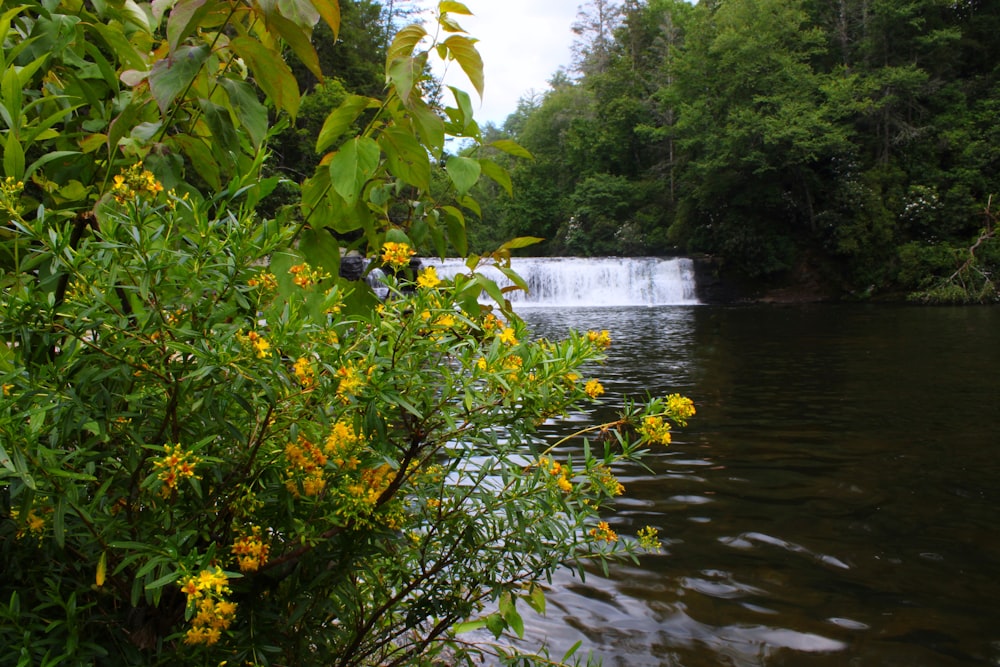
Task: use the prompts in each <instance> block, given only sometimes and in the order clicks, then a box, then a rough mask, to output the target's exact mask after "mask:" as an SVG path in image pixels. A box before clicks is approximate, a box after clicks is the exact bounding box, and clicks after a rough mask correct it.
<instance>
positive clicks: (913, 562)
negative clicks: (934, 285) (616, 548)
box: [523, 306, 1000, 667]
mask: <svg viewBox="0 0 1000 667" xmlns="http://www.w3.org/2000/svg"><path fill="white" fill-rule="evenodd" d="M523 316H524V317H525V319H526V320H527V321H528V322H529V324H530V325H531V326H532V327H533V329H534V330H535V331H536V332H537V333H538V334H539V335H544V336H548V337H558V336H560V335H562V334H564V333H565V331H566V329H568V328H570V327H572V328H577V329H609V330H610V331H611V333H612V338H613V340H614V345H613V347H612V348H611V350H610V357H609V359H608V362H607V364H606V365H605V366H603V367H600V368H596V369H593V373H594V374H595V375H597V376H598V377H600V379H601V381H602V382H603V384H604V386H605V388H606V389H607V390H608V394H607V396H606V398H607V400H606V401H605V402H604V404H603V405H602V407H601V408H600V409H599V410H598V413H597V414H596V415H594V416H593V417H586V418H587V419H591V418H593V419H600V420H605V419H612V418H614V414H615V409H616V408H617V407H618V406H620V404H621V402H622V400H623V397H624V396H626V395H628V396H637V395H639V396H641V395H644V394H645V393H646V392H648V393H650V394H652V395H663V394H665V393H670V392H675V391H676V392H680V393H684V394H687V395H689V396H691V397H692V398H693V399H694V400H695V403H696V404H697V406H698V415H697V416H696V418H695V419H694V420H692V422H691V425H690V426H689V427H688V428H686V429H683V430H681V431H680V432H678V433H676V436H675V442H674V444H672V445H671V446H670V447H669V448H665V449H662V450H659V451H657V452H655V453H654V455H652V456H651V457H650V458H649V459H647V463H648V464H649V465H650V467H651V468H652V473H650V472H649V471H647V470H643V469H641V468H623V469H620V470H618V471H617V472H618V473H619V474H620V476H621V479H622V481H623V483H624V484H625V486H626V494H627V495H626V497H624V498H622V499H621V501H620V503H619V506H618V510H619V511H618V512H617V513H616V514H615V515H614V516H613V517H611V521H612V523H613V527H614V528H615V530H616V531H618V532H619V533H621V534H624V535H630V534H634V532H635V530H637V529H638V528H640V527H642V526H644V525H646V524H649V525H653V526H656V527H657V528H659V530H660V534H661V536H663V537H664V538H665V539H664V551H663V553H662V554H658V555H650V556H646V557H644V558H643V559H642V560H641V562H640V564H639V566H634V565H629V566H624V565H623V566H618V567H616V568H613V569H612V572H611V576H610V577H607V578H606V577H603V576H600V573H599V572H598V571H594V572H589V573H588V575H587V577H586V580H585V581H581V580H580V578H579V577H578V576H577V575H576V574H575V573H574V572H570V571H566V572H561V573H560V574H559V575H558V576H557V577H556V578H555V579H554V581H553V585H552V590H551V591H550V593H549V613H548V615H547V616H546V617H539V618H532V619H531V620H530V621H529V622H528V623H526V626H527V627H528V628H529V629H528V637H527V644H528V645H537V644H538V643H539V642H540V641H545V642H547V644H548V645H549V646H550V647H551V650H552V654H553V655H555V656H559V655H562V653H563V652H564V651H565V650H566V649H568V648H569V647H570V646H571V645H572V644H573V643H575V642H576V641H577V640H583V644H584V647H585V648H590V649H593V650H594V651H595V653H597V654H598V655H601V656H602V657H603V659H604V664H605V665H627V666H630V667H631V666H637V665H650V666H653V665H657V666H658V665H683V666H685V667H701V666H708V665H821V666H824V667H825V666H834V665H848V664H849V665H879V666H882V665H900V666H914V665H935V666H936V665H976V664H983V665H991V664H992V665H996V664H1000V606H998V605H997V602H996V601H997V600H998V599H1000V578H998V576H997V575H998V573H1000V535H998V532H997V525H996V524H997V517H1000V511H998V510H1000V485H998V484H997V482H996V480H997V478H998V476H1000V449H998V447H1000V441H998V439H997V434H998V433H1000V397H998V395H997V392H996V378H997V377H998V375H1000V346H998V344H997V343H998V342H1000V337H998V336H997V333H996V332H998V331H1000V311H998V310H996V309H986V308H967V309H950V308H942V309H921V308H896V307H879V308H874V307H861V306H858V307H840V306H822V307H820V306H805V307H788V308H768V307H746V308H716V307H695V308H684V307H666V308H627V309H626V308H621V309H619V308H606V309H566V310H551V311H541V310H537V311H536V310H529V311H525V312H524V313H523ZM584 418H585V417H584V416H582V415H581V416H577V417H576V419H584ZM550 429H551V431H550V433H549V435H550V437H552V438H553V439H554V438H556V437H557V436H558V435H560V434H564V433H565V432H566V431H567V425H566V424H562V425H559V424H556V425H552V426H551V427H550Z"/></svg>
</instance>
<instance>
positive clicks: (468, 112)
mask: <svg viewBox="0 0 1000 667" xmlns="http://www.w3.org/2000/svg"><path fill="white" fill-rule="evenodd" d="M448 90H450V91H451V94H452V95H454V96H455V104H457V105H458V109H457V111H458V112H459V115H458V117H457V118H453V119H454V120H455V121H456V122H457V123H458V124H459V126H460V127H461V128H462V129H463V130H465V129H467V128H468V127H469V126H470V125H471V124H472V123H473V111H472V98H470V97H469V94H468V93H467V92H465V91H464V90H462V89H461V88H455V87H454V86H448Z"/></svg>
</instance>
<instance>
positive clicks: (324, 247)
mask: <svg viewBox="0 0 1000 667" xmlns="http://www.w3.org/2000/svg"><path fill="white" fill-rule="evenodd" d="M299 250H300V251H302V254H303V256H304V257H305V259H306V261H307V262H309V263H310V264H312V265H313V266H318V267H322V269H323V270H324V271H326V272H327V273H329V274H330V275H331V276H336V275H338V274H339V273H340V243H338V242H337V239H336V238H334V236H333V234H331V233H330V231H329V230H327V229H324V228H322V227H320V228H313V227H310V228H309V229H306V230H305V231H303V232H302V238H301V240H300V241H299Z"/></svg>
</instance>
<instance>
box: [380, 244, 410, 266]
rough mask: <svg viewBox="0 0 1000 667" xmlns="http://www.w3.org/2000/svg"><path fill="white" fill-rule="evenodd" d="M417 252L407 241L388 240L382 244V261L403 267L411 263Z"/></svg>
mask: <svg viewBox="0 0 1000 667" xmlns="http://www.w3.org/2000/svg"><path fill="white" fill-rule="evenodd" d="M416 254H417V253H416V252H415V251H414V250H413V248H411V247H410V246H409V244H407V243H394V242H392V241H386V242H385V243H383V244H382V261H383V262H385V263H386V264H388V265H389V266H392V267H394V268H397V269H399V268H402V267H404V266H406V265H407V264H409V263H410V258H411V257H413V256H414V255H416Z"/></svg>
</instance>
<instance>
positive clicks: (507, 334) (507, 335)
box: [500, 327, 517, 345]
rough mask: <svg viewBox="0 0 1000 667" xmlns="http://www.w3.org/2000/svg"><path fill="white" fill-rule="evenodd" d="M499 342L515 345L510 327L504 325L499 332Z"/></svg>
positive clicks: (515, 341) (515, 340) (514, 338)
mask: <svg viewBox="0 0 1000 667" xmlns="http://www.w3.org/2000/svg"><path fill="white" fill-rule="evenodd" d="M500 342H501V343H503V344H504V345H517V338H516V337H515V336H514V330H513V329H511V328H510V327H506V328H505V329H504V330H503V331H501V332H500Z"/></svg>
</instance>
